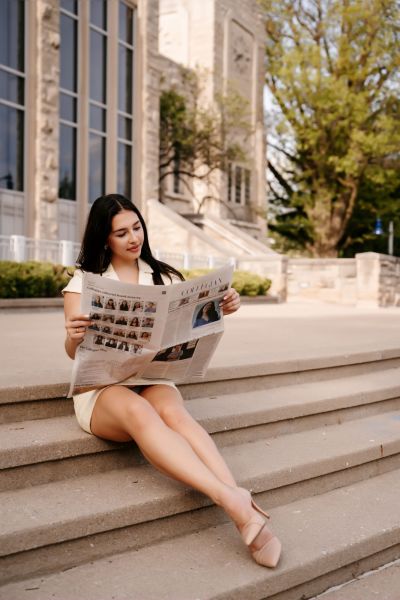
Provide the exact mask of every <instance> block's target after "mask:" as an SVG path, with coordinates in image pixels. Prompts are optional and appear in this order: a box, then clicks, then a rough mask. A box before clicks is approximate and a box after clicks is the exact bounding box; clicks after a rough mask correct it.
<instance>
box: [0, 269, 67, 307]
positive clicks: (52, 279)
mask: <svg viewBox="0 0 400 600" xmlns="http://www.w3.org/2000/svg"><path fill="white" fill-rule="evenodd" d="M69 279H70V277H69V276H68V273H67V267H63V266H61V265H53V264H51V263H40V262H35V261H30V262H25V263H17V262H12V261H0V298H53V297H55V296H60V294H61V290H62V289H63V288H64V287H65V286H66V285H67V283H68V281H69Z"/></svg>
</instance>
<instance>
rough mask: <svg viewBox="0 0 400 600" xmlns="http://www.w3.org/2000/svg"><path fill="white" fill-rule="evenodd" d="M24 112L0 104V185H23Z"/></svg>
mask: <svg viewBox="0 0 400 600" xmlns="http://www.w3.org/2000/svg"><path fill="white" fill-rule="evenodd" d="M23 156H24V113H23V111H22V110H17V109H16V108H11V107H9V106H3V105H1V104H0V187H2V188H7V189H9V190H19V191H22V190H23V187H24V182H23V179H24V173H23V171H24V161H23Z"/></svg>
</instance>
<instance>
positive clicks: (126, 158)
mask: <svg viewBox="0 0 400 600" xmlns="http://www.w3.org/2000/svg"><path fill="white" fill-rule="evenodd" d="M117 186H118V193H119V194H123V195H124V196H126V197H127V198H130V197H131V194H132V148H131V146H128V145H127V144H121V143H119V144H118V182H117Z"/></svg>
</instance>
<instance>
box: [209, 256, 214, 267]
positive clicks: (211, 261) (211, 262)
mask: <svg viewBox="0 0 400 600" xmlns="http://www.w3.org/2000/svg"><path fill="white" fill-rule="evenodd" d="M214 267H215V257H214V256H208V268H209V269H213V268H214Z"/></svg>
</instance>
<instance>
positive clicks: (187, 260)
mask: <svg viewBox="0 0 400 600" xmlns="http://www.w3.org/2000/svg"><path fill="white" fill-rule="evenodd" d="M183 268H184V269H190V255H189V254H188V253H187V252H184V253H183Z"/></svg>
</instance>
